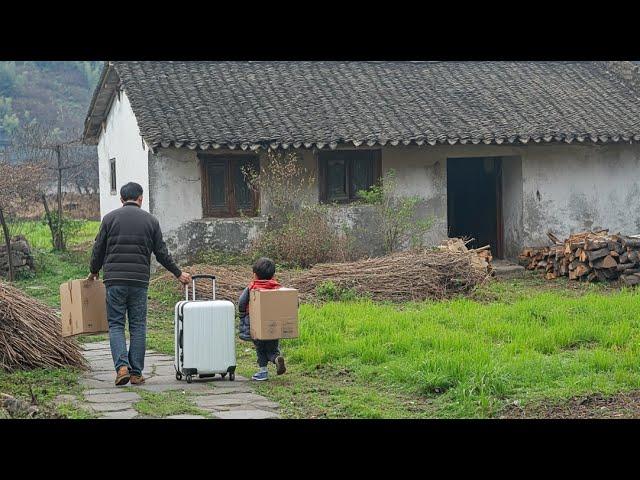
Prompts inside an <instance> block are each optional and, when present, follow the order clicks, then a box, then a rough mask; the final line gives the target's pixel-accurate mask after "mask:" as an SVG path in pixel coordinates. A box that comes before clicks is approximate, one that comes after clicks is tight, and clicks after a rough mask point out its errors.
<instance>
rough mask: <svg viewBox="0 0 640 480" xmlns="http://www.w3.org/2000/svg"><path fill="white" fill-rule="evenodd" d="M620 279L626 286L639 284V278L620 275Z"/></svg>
mask: <svg viewBox="0 0 640 480" xmlns="http://www.w3.org/2000/svg"><path fill="white" fill-rule="evenodd" d="M620 278H621V279H622V281H623V282H624V283H625V284H626V285H630V286H632V285H637V284H638V283H640V277H637V276H635V275H622V276H621V277H620Z"/></svg>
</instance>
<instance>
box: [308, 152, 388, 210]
mask: <svg viewBox="0 0 640 480" xmlns="http://www.w3.org/2000/svg"><path fill="white" fill-rule="evenodd" d="M360 152H368V153H370V154H371V155H372V156H373V176H374V178H375V179H376V180H375V182H374V185H375V184H377V183H379V182H380V181H381V177H382V150H380V149H370V150H369V149H368V150H351V149H349V150H347V149H345V150H326V151H322V150H320V151H318V152H317V153H316V158H317V166H318V190H319V197H320V198H319V200H320V203H337V204H348V203H353V202H355V201H357V200H358V199H357V197H356V196H355V195H356V192H353V191H351V190H352V184H351V177H352V176H353V159H348V164H347V167H346V168H347V172H346V177H345V182H346V184H347V198H346V199H344V200H329V199H328V191H327V187H328V185H327V182H328V178H327V163H328V160H329V158H328V157H330V156H331V154H333V153H341V154H344V153H347V154H348V153H360Z"/></svg>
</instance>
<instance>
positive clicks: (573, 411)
mask: <svg viewBox="0 0 640 480" xmlns="http://www.w3.org/2000/svg"><path fill="white" fill-rule="evenodd" d="M499 418H540V419H560V418H563V419H583V418H609V419H611V418H620V419H624V418H640V391H633V392H628V393H620V394H617V395H612V396H603V395H601V394H594V395H589V396H583V397H574V398H571V399H570V400H568V401H565V402H558V403H539V404H535V405H527V406H526V407H524V408H522V407H520V406H518V405H509V406H508V407H507V408H506V409H505V410H504V411H503V413H502V415H500V416H499Z"/></svg>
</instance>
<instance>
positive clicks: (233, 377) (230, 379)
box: [229, 372, 236, 382]
mask: <svg viewBox="0 0 640 480" xmlns="http://www.w3.org/2000/svg"><path fill="white" fill-rule="evenodd" d="M235 379H236V374H235V373H233V372H231V373H229V381H230V382H233V381H234V380H235Z"/></svg>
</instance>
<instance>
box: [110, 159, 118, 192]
mask: <svg viewBox="0 0 640 480" xmlns="http://www.w3.org/2000/svg"><path fill="white" fill-rule="evenodd" d="M109 181H110V183H111V195H116V194H117V193H118V186H117V185H118V184H117V183H116V159H115V158H112V159H111V160H109Z"/></svg>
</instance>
